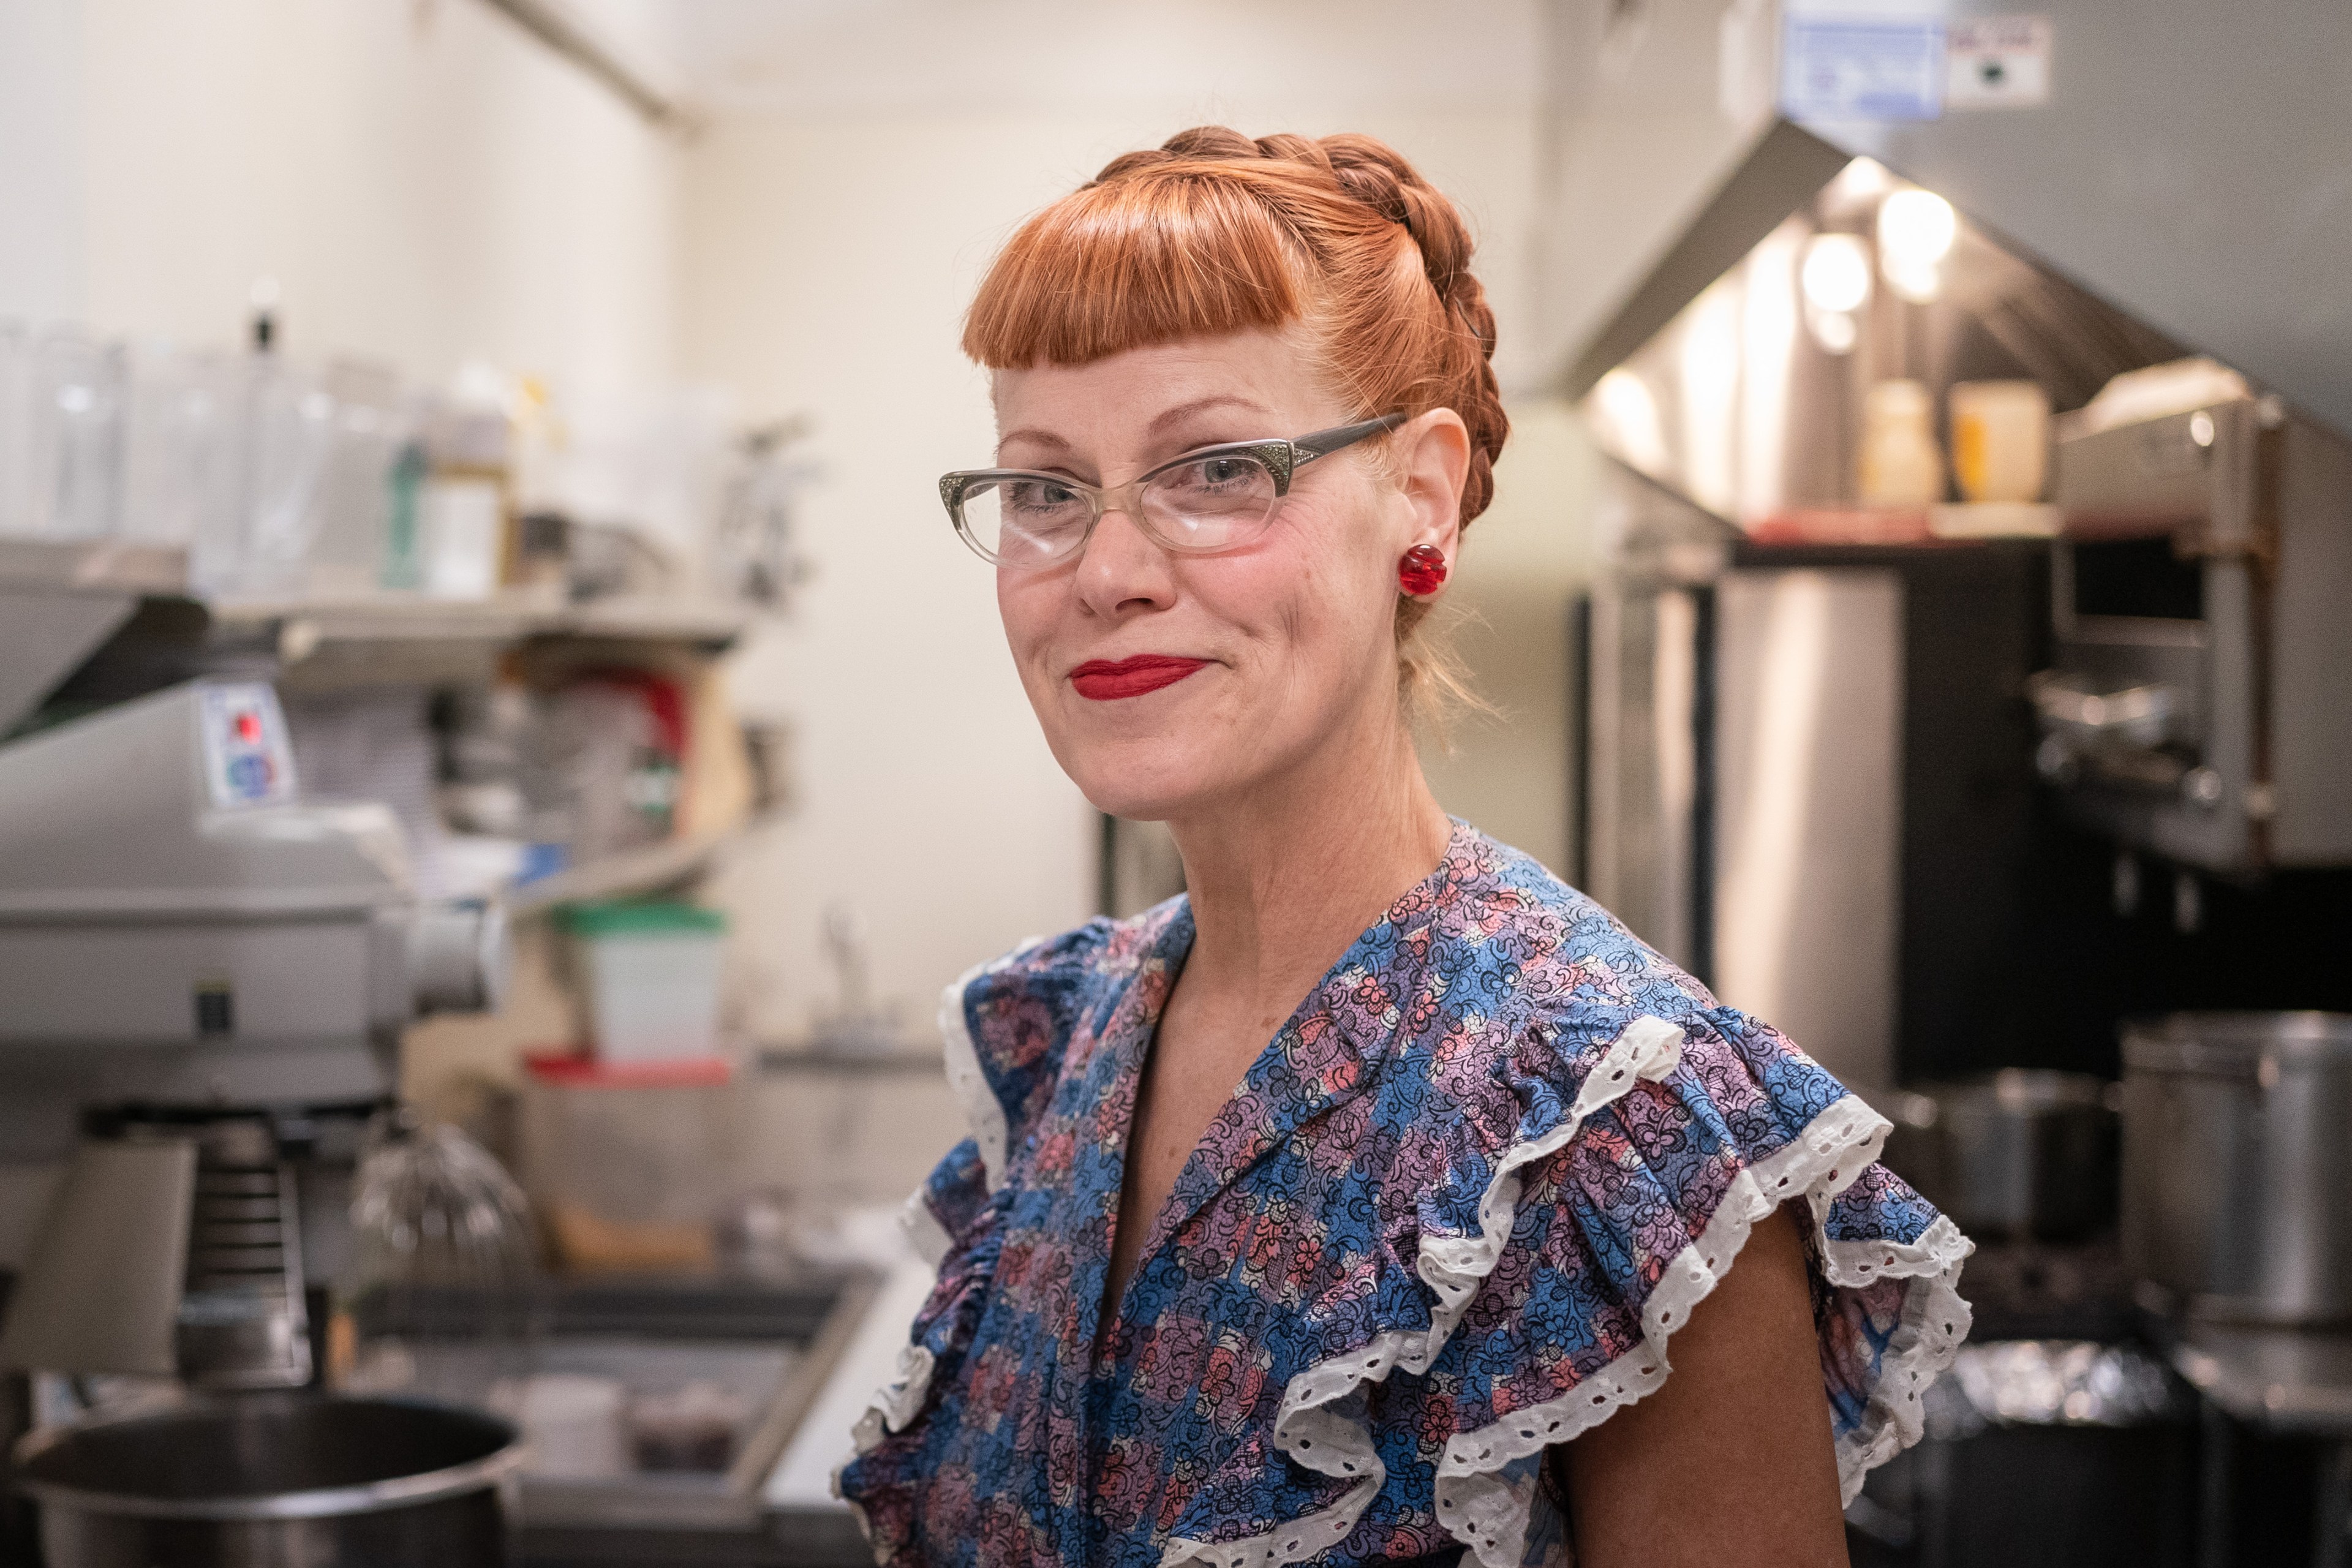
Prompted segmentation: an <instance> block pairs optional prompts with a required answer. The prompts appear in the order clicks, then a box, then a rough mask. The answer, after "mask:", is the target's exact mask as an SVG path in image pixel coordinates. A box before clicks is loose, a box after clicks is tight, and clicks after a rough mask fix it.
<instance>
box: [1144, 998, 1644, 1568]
mask: <svg viewBox="0 0 2352 1568" xmlns="http://www.w3.org/2000/svg"><path fill="white" fill-rule="evenodd" d="M1472 1022H1473V1023H1474V1024H1475V1020H1472ZM1682 1047H1683V1032H1682V1030H1680V1029H1679V1028H1676V1027H1675V1026H1674V1025H1672V1024H1670V1023H1668V1022H1666V1020H1664V1018H1646V1017H1645V1018H1636V1019H1634V1020H1633V1022H1632V1023H1631V1024H1628V1025H1627V1026H1625V1028H1624V1031H1623V1032H1622V1034H1620V1035H1619V1036H1618V1037H1617V1038H1616V1040H1615V1041H1614V1042H1612V1044H1611V1045H1610V1047H1609V1049H1608V1051H1607V1052H1606V1053H1604V1054H1603V1055H1602V1057H1601V1060H1600V1062H1599V1063H1598V1064H1596V1065H1595V1066H1594V1068H1593V1069H1592V1070H1591V1072H1590V1073H1588V1074H1587V1075H1586V1076H1585V1079H1584V1087H1583V1089H1581V1090H1580V1091H1579V1092H1578V1094H1577V1097H1576V1103H1575V1105H1574V1106H1573V1107H1572V1108H1570V1111H1569V1115H1568V1118H1567V1120H1566V1121H1562V1122H1561V1123H1560V1124H1559V1126H1558V1127H1555V1128H1553V1129H1552V1130H1551V1131H1549V1132H1546V1133H1544V1134H1543V1135H1542V1136H1541V1137H1538V1138H1532V1139H1529V1140H1528V1141H1527V1142H1524V1143H1517V1144H1514V1145H1512V1146H1511V1148H1510V1149H1509V1150H1507V1151H1506V1152H1505V1153H1504V1155H1503V1157H1502V1159H1501V1160H1500V1161H1499V1162H1498V1163H1496V1167H1495V1173H1494V1175H1493V1177H1492V1178H1490V1179H1489V1180H1488V1182H1487V1184H1486V1195H1485V1196H1484V1197H1483V1198H1481V1199H1480V1200H1479V1204H1478V1226H1479V1229H1478V1234H1477V1235H1475V1236H1461V1237H1428V1236H1424V1237H1422V1240H1421V1257H1420V1259H1419V1264H1418V1267H1419V1268H1420V1272H1421V1278H1422V1280H1423V1283H1424V1284H1426V1285H1427V1286H1428V1287H1429V1289H1430V1290H1431V1291H1432V1292H1433V1294H1434V1295H1435V1296H1436V1298H1437V1305H1436V1306H1435V1308H1434V1309H1433V1310H1432V1311H1431V1313H1430V1324H1429V1327H1428V1329H1427V1330H1425V1331H1423V1330H1414V1329H1399V1330H1394V1331H1391V1332H1389V1333H1385V1334H1381V1335H1379V1336H1378V1337H1376V1338H1375V1339H1373V1340H1372V1341H1371V1342H1370V1343H1369V1344H1366V1345H1364V1346H1363V1347H1361V1348H1360V1349H1358V1350H1354V1351H1350V1352H1349V1353H1347V1354H1346V1355H1341V1356H1334V1357H1333V1358H1331V1359H1330V1360H1329V1361H1323V1362H1318V1363H1315V1364H1314V1365H1313V1366H1311V1367H1308V1368H1307V1370H1306V1371H1305V1372H1303V1373H1299V1374H1298V1375H1297V1377H1294V1378H1292V1379H1291V1380H1290V1386H1289V1387H1288V1388H1287V1389H1286V1390H1285V1391H1284V1393H1283V1396H1282V1409H1281V1412H1280V1413H1279V1414H1278V1415H1276V1417H1275V1423H1274V1442H1275V1447H1278V1448H1280V1449H1281V1450H1282V1451H1283V1452H1284V1453H1285V1454H1287V1455H1289V1456H1290V1458H1292V1459H1293V1460H1295V1461H1297V1463H1298V1464H1300V1465H1303V1466H1305V1467H1306V1468H1308V1469H1310V1470H1313V1471H1315V1472H1317V1473H1318V1474H1319V1475H1326V1476H1331V1477H1334V1478H1339V1477H1350V1476H1351V1477H1355V1478H1358V1479H1357V1481H1356V1484H1355V1485H1354V1486H1352V1487H1349V1489H1348V1490H1347V1493H1346V1494H1345V1495H1344V1496H1342V1497H1341V1498H1340V1499H1339V1501H1338V1502H1336V1503H1333V1504H1332V1505H1331V1506H1330V1507H1329V1508H1327V1509H1320V1510H1317V1511H1316V1512H1314V1513H1310V1514H1307V1515H1306V1516H1305V1517H1304V1518H1301V1519H1296V1520H1293V1521H1290V1522H1289V1523H1287V1524H1286V1525H1283V1526H1282V1527H1281V1528H1279V1529H1277V1530H1272V1531H1267V1532H1265V1534H1263V1535H1253V1536H1249V1537H1247V1538H1245V1539H1244V1540H1240V1541H1224V1542H1210V1541H1192V1540H1185V1539H1182V1538H1179V1539H1177V1540H1174V1541H1171V1542H1169V1543H1168V1549H1167V1550H1166V1551H1165V1552H1162V1553H1161V1554H1160V1568H1172V1565H1173V1564H1176V1563H1211V1564H1214V1565H1215V1568H1264V1565H1265V1564H1269V1563H1296V1562H1297V1561H1298V1560H1299V1559H1300V1558H1302V1557H1311V1556H1313V1555H1314V1554H1315V1553H1317V1552H1322V1551H1325V1550H1327V1549H1328V1548H1330V1547H1332V1546H1336V1545H1338V1544H1339V1542H1342V1541H1344V1540H1346V1539H1347V1537H1348V1532H1349V1531H1351V1530H1353V1529H1355V1528H1356V1521H1357V1520H1358V1519H1360V1518H1361V1517H1362V1515H1363V1511H1364V1510H1365V1508H1366V1507H1367V1506H1369V1505H1370V1502H1371V1500H1372V1499H1373V1498H1375V1497H1377V1496H1379V1495H1380V1490H1381V1484H1382V1483H1383V1482H1384V1481H1386V1480H1387V1479H1388V1468H1387V1467H1386V1466H1385V1465H1383V1464H1382V1463H1381V1457H1380V1454H1379V1452H1378V1451H1377V1450H1376V1449H1375V1448H1374V1447H1372V1437H1371V1432H1370V1428H1369V1427H1368V1426H1365V1424H1364V1423H1363V1422H1362V1421H1360V1420H1355V1419H1350V1418H1349V1417H1347V1416H1344V1415H1340V1414H1339V1412H1337V1411H1336V1410H1333V1409H1330V1408H1328V1407H1329V1406H1331V1405H1336V1404H1338V1403H1339V1401H1340V1400H1343V1399H1345V1398H1347V1397H1348V1396H1349V1394H1353V1393H1355V1392H1356V1390H1357V1389H1359V1388H1360V1387H1362V1386H1364V1385H1365V1384H1372V1383H1380V1382H1382V1381H1384V1380H1385V1379H1386V1378H1387V1377H1388V1375H1389V1373H1392V1372H1394V1371H1396V1370H1397V1369H1398V1368H1399V1367H1402V1368H1403V1369H1404V1370H1405V1371H1406V1372H1408V1373H1423V1372H1426V1371H1428V1370H1429V1365H1430V1363H1432V1362H1433V1361H1435V1360H1436V1359H1437V1352H1439V1351H1441V1350H1444V1348H1445V1342H1446V1341H1447V1340H1448V1339H1449V1338H1451V1337H1452V1335H1453V1333H1454V1326H1455V1325H1456V1324H1458V1323H1459V1322H1461V1321H1462V1314H1463V1313H1464V1312H1465V1311H1466V1310H1468V1309H1469V1306H1470V1299H1471V1297H1472V1296H1474V1295H1475V1294H1476V1293H1477V1289H1478V1285H1479V1282H1480V1281H1481V1280H1483V1279H1486V1276H1487V1275H1488V1274H1491V1273H1492V1272H1494V1268H1495V1264H1496V1261H1497V1260H1498V1259H1500V1258H1501V1257H1502V1255H1503V1244H1504V1243H1505V1242H1506V1241H1507V1240H1508V1239H1509V1237H1510V1234H1511V1224H1512V1220H1513V1217H1514V1215H1516V1214H1517V1209H1518V1203H1519V1170H1520V1168H1521V1167H1522V1166H1525V1165H1529V1164H1532V1163H1535V1162H1536V1161H1538V1160H1540V1159H1543V1158H1544V1157H1545V1156H1547V1155H1549V1154H1551V1153H1553V1152H1556V1151H1558V1150H1559V1149H1562V1148H1565V1147H1566V1146H1567V1145H1568V1144H1569V1142H1571V1141H1572V1140H1573V1139H1574V1138H1575V1137H1576V1134H1577V1131H1578V1129H1580V1127H1582V1126H1583V1125H1584V1121H1585V1119H1586V1118H1588V1117H1590V1116H1591V1114H1592V1113H1593V1112H1594V1111H1596V1110H1600V1109H1601V1107H1602V1106H1604V1105H1607V1104H1608V1103H1609V1102H1610V1101H1611V1100H1616V1099H1618V1098H1619V1097H1620V1096H1622V1095H1623V1094H1624V1093H1625V1092H1626V1091H1627V1090H1629V1089H1632V1088H1633V1085H1634V1084H1635V1083H1636V1082H1637V1081H1639V1080H1641V1079H1650V1080H1652V1081H1655V1080H1657V1079H1663V1078H1664V1077H1666V1076H1667V1075H1668V1074H1670V1073H1672V1072H1673V1071H1674V1070H1675V1067H1676V1066H1678V1065H1679V1064H1680V1063H1681V1061H1682ZM1455 1441H1457V1442H1458V1441H1460V1439H1459V1438H1457V1439H1455Z"/></svg>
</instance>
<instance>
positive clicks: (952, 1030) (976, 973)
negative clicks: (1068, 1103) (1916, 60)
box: [940, 938, 1037, 1192]
mask: <svg viewBox="0 0 2352 1568" xmlns="http://www.w3.org/2000/svg"><path fill="white" fill-rule="evenodd" d="M1036 945H1037V942H1036V939H1034V938H1032V939H1031V940H1029V941H1027V942H1023V943H1022V944H1021V945H1020V946H1019V947H1017V948H1014V949H1013V951H1012V952H1009V953H1007V954H1006V955H1005V956H1004V957H1003V958H998V959H992V960H990V961H989V962H988V963H976V964H974V965H972V967H971V968H970V969H967V970H965V971H964V972H963V973H962V975H961V977H960V978H958V979H956V980H954V981H951V982H950V983H949V984H948V987H947V989H946V990H944V991H942V992H940V1049H941V1053H942V1055H943V1056H944V1058H945V1059H946V1062H947V1069H948V1087H949V1088H950V1089H953V1090H954V1091H955V1097H956V1100H957V1101H958V1102H959V1103H960V1104H961V1105H962V1107H963V1120H964V1125H965V1126H966V1127H968V1128H970V1129H971V1140H972V1142H975V1143H977V1144H979V1145H980V1165H981V1169H982V1171H984V1172H986V1173H987V1174H988V1190H989V1191H990V1192H994V1191H995V1190H996V1184H998V1183H999V1182H1002V1181H1003V1180H1004V1156H1005V1147H1004V1145H1005V1141H1006V1138H1007V1133H1006V1131H1005V1123H1004V1107H1003V1103H1002V1102H1000V1101H999V1100H997V1098H996V1090H995V1089H992V1088H990V1087H989V1083H988V1074H986V1073H985V1072H983V1071H982V1070H981V1066H980V1051H979V1049H978V1048H977V1047H974V1046H973V1045H972V1043H971V1025H970V1024H969V1023H967V1022H965V1020H964V1011H963V998H964V993H965V992H967V991H969V990H971V985H972V983H973V982H974V981H976V980H978V979H979V978H980V977H981V976H982V975H983V974H986V973H989V972H990V971H991V970H996V969H1002V968H1003V967H1004V966H1005V965H1006V964H1008V963H1012V962H1013V960H1014V959H1017V958H1019V957H1020V956H1021V955H1022V954H1023V953H1024V952H1028V951H1029V950H1030V949H1031V948H1033V947H1034V946H1036Z"/></svg>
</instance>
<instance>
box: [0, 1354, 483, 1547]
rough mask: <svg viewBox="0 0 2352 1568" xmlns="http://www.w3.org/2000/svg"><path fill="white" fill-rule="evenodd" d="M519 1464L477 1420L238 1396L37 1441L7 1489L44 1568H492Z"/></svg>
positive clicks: (361, 1402)
mask: <svg viewBox="0 0 2352 1568" xmlns="http://www.w3.org/2000/svg"><path fill="white" fill-rule="evenodd" d="M522 1459H523V1449H522V1446H521V1444H520V1441H519V1440H518V1439H517V1437H516V1435H515V1431H514V1428H513V1427H512V1426H509V1425H508V1424H507V1423H506V1422H503V1421H501V1420H499V1419H498V1418H497V1417H495V1416H491V1415H483V1414H480V1413H478V1412H476V1411H470V1410H459V1409H455V1408H451V1407H447V1406H443V1405H419V1404H408V1403H404V1402H401V1401H397V1400H388V1399H308V1398H301V1397H298V1396H291V1395H284V1394H279V1395H267V1396H253V1395H248V1396H245V1397H241V1398H237V1399H235V1400H230V1401H226V1402H224V1403H220V1404H196V1405H187V1406H184V1407H182V1408H178V1409H173V1410H169V1411H164V1412H160V1413H150V1414H144V1415H130V1416H125V1417H121V1418H119V1419H114V1420H103V1421H96V1422H90V1423H88V1424H85V1425H82V1426H74V1427H66V1428H58V1429H53V1430H50V1431H47V1432H41V1433H36V1434H35V1435H34V1436H31V1437H30V1438H28V1439H26V1442H25V1443H24V1444H23V1445H22V1446H21V1447H20V1449H19V1452H18V1455H17V1484H18V1485H19V1486H20V1487H21V1488H22V1489H24V1490H25V1491H26V1492H28V1493H30V1494H31V1495H32V1497H33V1498H34V1499H36V1500H37V1501H38V1503H39V1504H40V1512H41V1549H42V1552H43V1554H44V1556H45V1557H46V1559H47V1563H48V1568H152V1565H153V1564H157V1563H169V1564H171V1565H172V1568H257V1565H260V1564H296V1563H299V1564H330V1563H431V1564H433V1565H434V1568H498V1565H499V1564H502V1563H504V1562H505V1561H506V1530H505V1526H504V1523H503V1521H502V1514H501V1510H500V1506H499V1488H500V1486H501V1485H502V1484H504V1483H506V1482H507V1479H508V1478H509V1476H511V1475H512V1474H513V1472H514V1471H515V1470H516V1469H517V1468H519V1467H520V1464H521V1463H522Z"/></svg>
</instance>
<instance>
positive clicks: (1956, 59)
mask: <svg viewBox="0 0 2352 1568" xmlns="http://www.w3.org/2000/svg"><path fill="white" fill-rule="evenodd" d="M1945 37H1946V44H1945V59H1946V68H1945V73H1944V107H1945V108H1947V109H2031V108H2032V107H2033V106H2035V105H2036V104H2042V103H2047V102H2049V101H2050V18H2049V17H2047V16H1970V17H1969V18H1967V19H1965V20H1961V21H1955V22H1953V23H1952V25H1951V26H1950V28H1949V29H1948V32H1947V33H1946V35H1945Z"/></svg>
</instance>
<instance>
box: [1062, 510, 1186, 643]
mask: <svg viewBox="0 0 2352 1568" xmlns="http://www.w3.org/2000/svg"><path fill="white" fill-rule="evenodd" d="M1078 596H1079V598H1080V600H1081V601H1082V602H1083V603H1084V604H1085V605H1086V607H1087V609H1088V610H1090V611H1092V612H1093V613H1094V614H1096V615H1097V616H1103V617H1104V618H1105V619H1116V618H1117V617H1118V616H1120V615H1122V614H1126V613H1129V612H1132V611H1135V610H1139V609H1164V608H1166V607H1167V606H1168V605H1170V604H1171V603H1172V602H1173V601H1174V598H1175V578H1174V576H1173V574H1171V572H1170V570H1169V562H1168V552H1166V551H1164V550H1162V549H1160V547H1159V546H1158V545H1156V544H1154V543H1152V542H1151V541H1150V539H1149V538H1148V537H1146V536H1145V534H1144V531H1143V530H1142V529H1140V528H1139V527H1138V526H1136V521H1135V519H1134V518H1133V517H1131V516H1129V514H1128V512H1127V510H1125V509H1124V508H1121V507H1112V508H1110V509H1108V510H1106V511H1105V512H1104V513H1103V514H1102V521H1099V522H1097V523H1096V524H1095V531H1094V534H1093V536H1092V537H1091V538H1089V539H1088V540H1087V543H1086V552H1085V553H1084V554H1083V555H1081V556H1080V557H1079V560H1078Z"/></svg>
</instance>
